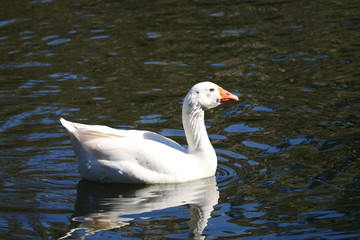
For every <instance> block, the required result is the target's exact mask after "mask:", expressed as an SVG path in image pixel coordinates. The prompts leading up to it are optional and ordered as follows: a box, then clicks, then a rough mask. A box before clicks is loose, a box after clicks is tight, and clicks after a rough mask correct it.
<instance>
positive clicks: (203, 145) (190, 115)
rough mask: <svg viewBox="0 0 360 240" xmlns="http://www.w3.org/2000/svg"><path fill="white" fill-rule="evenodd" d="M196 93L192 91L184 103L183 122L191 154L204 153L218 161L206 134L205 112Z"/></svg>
mask: <svg viewBox="0 0 360 240" xmlns="http://www.w3.org/2000/svg"><path fill="white" fill-rule="evenodd" d="M194 94H195V93H193V92H192V91H190V92H189V93H188V94H187V95H186V97H185V99H184V103H183V108H182V122H183V125H184V130H185V134H186V140H187V142H188V145H189V153H204V154H205V155H206V156H207V157H211V158H214V157H215V159H216V154H215V150H214V148H213V146H212V145H211V142H210V140H209V137H208V135H207V132H206V127H205V121H204V110H203V109H202V107H201V106H200V105H199V104H198V101H197V99H196V96H194Z"/></svg>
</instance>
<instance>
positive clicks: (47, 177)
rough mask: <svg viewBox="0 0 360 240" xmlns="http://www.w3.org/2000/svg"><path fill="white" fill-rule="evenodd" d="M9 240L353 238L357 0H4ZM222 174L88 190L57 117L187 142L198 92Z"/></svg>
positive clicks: (357, 193) (4, 191)
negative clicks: (209, 98)
mask: <svg viewBox="0 0 360 240" xmlns="http://www.w3.org/2000/svg"><path fill="white" fill-rule="evenodd" d="M1 5H2V6H1V9H0V16H1V18H0V50H1V55H0V84H1V87H0V97H1V101H0V104H1V108H0V115H1V117H0V132H1V135H0V146H1V151H0V153H1V160H0V161H1V164H0V177H1V184H0V189H1V202H0V212H1V214H0V238H2V239H164V238H166V239H189V238H190V239H356V238H360V228H359V226H360V126H359V124H360V111H359V110H360V87H359V86H360V85H359V78H360V70H359V69H360V68H359V62H360V44H359V39H360V17H359V16H360V3H359V1H356V0H348V1H346V3H345V2H341V1H334V0H329V1H312V0H310V1H294V0H284V1H279V0H269V1H264V0H254V1H230V0H224V1H174V0H170V1H162V0H156V1H143V0H140V1H114V0H107V1H106V0H105V1H101V0H88V1H84V0H79V1H67V0H65V1H57V0H11V1H10V0H3V1H2V4H1ZM201 81H212V82H215V83H217V84H218V85H220V86H222V87H224V88H225V89H227V90H229V91H230V92H232V93H235V94H236V95H238V96H239V98H240V101H239V102H229V103H226V104H222V105H221V106H219V107H218V108H216V109H212V110H209V111H207V112H206V115H205V118H206V126H207V130H208V133H209V137H210V140H211V142H212V144H213V146H214V148H215V150H216V152H217V156H218V168H217V173H216V175H215V177H213V178H209V179H202V180H199V181H195V182H191V183H185V184H169V185H149V186H141V185H126V184H103V183H96V182H91V181H87V180H82V179H81V176H80V175H79V173H78V172H77V167H76V158H75V154H74V152H73V149H72V147H71V142H70V139H69V137H68V135H67V134H66V132H65V130H64V128H63V127H62V126H61V124H60V122H59V117H65V118H66V119H68V120H71V121H75V122H82V123H86V124H102V125H107V126H111V127H114V128H122V129H143V130H149V131H153V132H157V133H160V134H162V135H165V136H167V137H170V138H171V139H173V140H175V141H177V142H179V143H180V144H182V145H186V144H187V143H186V139H185V135H184V132H183V128H182V123H181V103H182V99H183V97H184V96H185V94H186V92H187V91H188V90H189V89H190V88H191V87H192V86H193V85H194V84H195V83H197V82H201Z"/></svg>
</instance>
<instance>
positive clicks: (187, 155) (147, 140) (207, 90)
mask: <svg viewBox="0 0 360 240" xmlns="http://www.w3.org/2000/svg"><path fill="white" fill-rule="evenodd" d="M231 100H238V97H237V96H235V95H233V94H231V93H229V92H228V91H226V90H224V89H222V88H221V87H219V86H217V85H216V84H214V83H211V82H202V83H198V84H196V85H195V86H193V87H192V88H191V89H190V91H189V92H188V94H187V95H186V97H185V99H184V103H183V110H182V120H183V125H184V129H185V133H186V139H187V142H188V149H186V148H183V147H182V146H180V145H179V144H177V143H176V142H174V141H173V140H171V139H169V138H166V137H164V136H161V135H159V134H157V133H153V132H149V131H141V130H118V129H113V128H110V127H106V126H100V125H85V124H80V123H73V122H70V121H66V120H65V119H63V118H61V119H60V121H61V123H62V125H63V126H64V127H65V128H66V129H67V131H68V133H69V135H70V137H71V140H72V144H73V148H74V150H75V153H76V155H77V164H78V169H79V172H80V174H81V176H82V177H83V178H85V179H88V180H93V181H101V182H118V183H145V184H153V183H177V182H186V181H192V180H196V179H201V178H205V177H210V176H213V175H214V174H215V171H216V166H217V157H216V154H215V150H214V148H213V147H212V145H211V143H210V140H209V138H208V135H207V132H206V128H205V123H204V110H206V109H209V108H213V107H216V106H218V105H219V104H220V103H221V102H226V101H231Z"/></svg>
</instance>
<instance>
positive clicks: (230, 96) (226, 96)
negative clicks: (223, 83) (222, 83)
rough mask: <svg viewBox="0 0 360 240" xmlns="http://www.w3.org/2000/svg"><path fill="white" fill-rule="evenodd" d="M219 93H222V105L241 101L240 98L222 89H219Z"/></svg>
mask: <svg viewBox="0 0 360 240" xmlns="http://www.w3.org/2000/svg"><path fill="white" fill-rule="evenodd" d="M219 91H220V102H221V103H223V102H228V101H236V100H239V98H238V97H237V96H236V95H234V94H232V93H230V92H228V91H226V90H225V89H223V88H222V87H219Z"/></svg>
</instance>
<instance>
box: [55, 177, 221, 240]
mask: <svg viewBox="0 0 360 240" xmlns="http://www.w3.org/2000/svg"><path fill="white" fill-rule="evenodd" d="M77 187H78V188H77V199H76V204H75V211H74V214H73V215H72V221H71V224H70V227H69V229H68V231H67V233H66V235H65V236H63V237H62V239H67V238H71V237H74V235H77V236H78V231H80V230H83V232H82V234H83V236H89V235H93V234H95V233H96V232H98V231H102V230H111V229H119V228H121V227H123V226H125V225H129V224H130V223H131V222H132V221H134V220H136V218H141V217H138V216H136V217H132V215H138V214H142V213H150V212H152V211H156V210H163V209H168V208H172V207H178V206H188V208H189V219H190V220H189V221H188V227H189V237H190V238H193V239H204V238H205V236H204V235H203V231H204V229H205V227H206V225H207V222H208V219H209V218H210V215H211V212H212V210H213V207H214V206H215V205H216V204H217V203H218V199H219V192H218V190H217V186H216V180H215V177H210V178H205V179H200V180H196V181H192V182H187V183H178V184H157V185H131V184H116V183H111V184H109V183H106V184H103V183H96V182H91V181H87V180H81V181H80V182H79V183H78V186H77ZM166 215H168V213H166ZM141 219H142V218H141ZM142 221H143V219H142ZM84 231H85V233H84Z"/></svg>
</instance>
